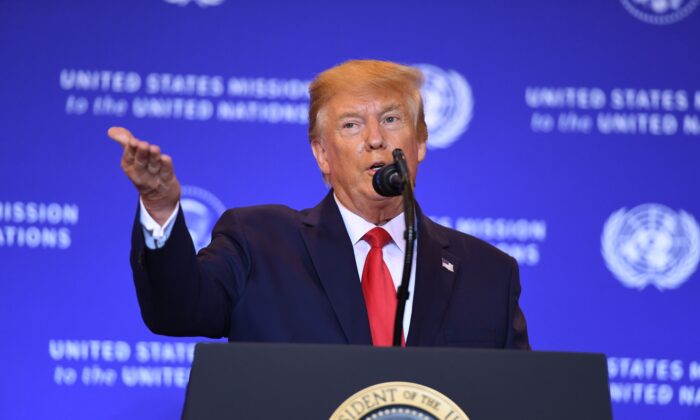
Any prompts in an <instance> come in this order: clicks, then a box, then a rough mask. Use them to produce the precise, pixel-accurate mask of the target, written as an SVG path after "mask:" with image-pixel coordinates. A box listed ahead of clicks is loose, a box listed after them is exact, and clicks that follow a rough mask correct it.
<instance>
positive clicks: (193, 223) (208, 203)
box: [180, 185, 226, 251]
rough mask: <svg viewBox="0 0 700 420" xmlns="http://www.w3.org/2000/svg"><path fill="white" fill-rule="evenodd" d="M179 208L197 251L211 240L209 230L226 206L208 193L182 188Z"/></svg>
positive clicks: (202, 190) (198, 189)
mask: <svg viewBox="0 0 700 420" xmlns="http://www.w3.org/2000/svg"><path fill="white" fill-rule="evenodd" d="M180 208H182V211H183V213H184V215H185V219H186V220H187V228H188V229H189V231H190V236H191V237H192V242H194V247H195V249H196V250H197V251H199V250H200V249H202V248H204V247H205V246H207V245H208V244H209V241H210V240H211V230H212V228H213V227H214V223H216V221H217V219H218V218H219V216H221V214H222V213H223V212H224V211H226V206H224V204H223V203H222V202H221V200H219V199H218V198H216V196H214V194H212V193H210V192H209V191H207V190H205V189H203V188H199V187H193V186H187V185H185V186H183V187H182V195H181V197H180Z"/></svg>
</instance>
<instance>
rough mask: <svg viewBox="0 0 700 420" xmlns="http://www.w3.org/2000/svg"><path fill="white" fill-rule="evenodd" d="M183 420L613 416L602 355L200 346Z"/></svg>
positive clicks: (544, 419)
mask: <svg viewBox="0 0 700 420" xmlns="http://www.w3.org/2000/svg"><path fill="white" fill-rule="evenodd" d="M182 416H183V418H184V419H270V418H288V419H328V418H333V419H339V420H340V419H345V420H351V419H352V420H358V419H364V418H372V419H381V418H387V419H389V418H391V419H414V418H416V419H419V418H420V419H432V418H444V419H448V420H458V419H460V420H465V419H471V420H475V419H476V420H487V419H499V420H504V419H523V420H524V419H538V420H547V419H557V420H559V419H572V420H573V419H581V420H584V419H585V420H590V419H596V420H599V419H612V409H611V404H610V393H609V389H608V376H607V365H606V360H605V356H604V355H602V354H587V353H560V352H525V351H516V350H476V349H474V350H472V349H451V348H449V349H448V348H427V347H422V348H410V347H409V348H375V347H369V346H350V345H346V346H339V345H315V344H314V345H311V344H309V345H304V344H252V343H228V344H219V343H207V344H204V343H202V344H198V345H197V347H196V349H195V358H194V363H193V365H192V371H191V374H190V382H189V385H188V388H187V397H186V401H185V406H184V410H183V414H182Z"/></svg>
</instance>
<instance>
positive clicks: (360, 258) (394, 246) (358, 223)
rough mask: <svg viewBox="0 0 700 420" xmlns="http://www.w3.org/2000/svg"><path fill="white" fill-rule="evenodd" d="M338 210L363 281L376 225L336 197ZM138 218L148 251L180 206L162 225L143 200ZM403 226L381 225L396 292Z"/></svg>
mask: <svg viewBox="0 0 700 420" xmlns="http://www.w3.org/2000/svg"><path fill="white" fill-rule="evenodd" d="M333 198H334V199H335V202H336V204H337V205H338V209H339V210H340V215H341V217H342V218H343V223H344V224H345V229H346V230H347V232H348V236H349V237H350V242H351V243H352V247H353V251H354V252H355V264H357V274H358V277H359V278H360V281H362V271H363V270H364V267H365V260H366V259H367V254H368V253H369V250H370V246H369V244H368V243H367V242H366V241H364V240H363V239H362V237H363V236H365V234H366V233H367V232H369V231H370V230H372V229H373V228H375V227H376V226H375V225H374V224H372V223H370V222H368V221H366V220H365V219H363V218H362V217H360V216H358V215H356V214H355V213H353V212H351V211H350V210H348V209H347V208H346V207H345V206H343V205H342V204H341V203H340V201H338V198H337V197H336V196H335V195H333ZM139 202H140V206H141V212H140V213H141V215H140V221H141V226H142V227H143V236H144V239H145V241H146V247H148V248H149V249H158V248H161V247H163V245H165V242H166V241H167V240H168V237H170V233H171V232H172V230H173V225H174V224H175V223H174V221H175V216H177V212H178V211H179V209H180V204H179V203H178V205H177V207H176V208H175V210H173V213H172V214H171V215H170V217H168V220H166V222H165V223H164V224H163V225H162V226H161V225H159V224H158V222H156V221H155V220H154V219H153V218H152V217H151V215H150V214H148V211H147V210H146V207H145V206H144V205H143V201H140V200H139ZM405 226H406V223H405V221H404V216H403V213H401V214H399V215H398V216H396V217H394V218H393V219H391V220H390V221H389V222H387V223H386V224H384V225H383V226H381V227H382V228H383V229H385V230H386V231H387V232H388V233H389V235H390V236H391V239H392V241H391V242H389V243H388V244H387V245H386V246H384V249H383V250H382V251H383V252H382V253H383V255H384V262H385V263H386V265H387V267H388V268H389V273H391V278H392V280H393V281H394V286H395V287H396V288H397V289H398V287H399V285H400V284H401V276H402V275H403V261H404V250H405V249H406V240H405V239H404V237H403V233H404V229H405ZM417 245H418V243H417V242H416V246H415V247H414V249H413V268H412V270H411V277H410V281H409V283H408V292H409V297H408V300H407V301H406V309H405V311H404V315H403V333H404V338H405V339H406V340H408V328H409V326H410V324H411V312H412V310H413V291H414V289H415V284H416V255H417V250H418V246H417Z"/></svg>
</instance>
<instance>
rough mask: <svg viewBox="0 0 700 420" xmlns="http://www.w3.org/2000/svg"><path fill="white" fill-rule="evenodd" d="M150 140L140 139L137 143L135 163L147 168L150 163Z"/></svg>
mask: <svg viewBox="0 0 700 420" xmlns="http://www.w3.org/2000/svg"><path fill="white" fill-rule="evenodd" d="M149 146H150V145H149V144H148V142H145V141H140V142H138V143H137V144H136V154H135V155H134V163H135V164H136V166H137V167H139V168H145V167H146V165H148V157H149V154H150V152H149V151H148V149H149Z"/></svg>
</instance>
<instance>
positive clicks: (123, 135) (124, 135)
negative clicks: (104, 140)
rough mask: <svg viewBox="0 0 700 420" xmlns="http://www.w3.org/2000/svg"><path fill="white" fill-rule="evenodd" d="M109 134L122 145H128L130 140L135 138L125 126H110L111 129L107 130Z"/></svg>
mask: <svg viewBox="0 0 700 420" xmlns="http://www.w3.org/2000/svg"><path fill="white" fill-rule="evenodd" d="M107 135H108V136H109V137H110V138H111V139H112V140H114V141H116V142H117V143H119V144H121V145H122V147H126V146H127V144H129V140H131V139H133V138H134V136H133V135H132V134H131V132H130V131H129V130H127V129H126V128H124V127H110V128H109V130H107Z"/></svg>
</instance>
